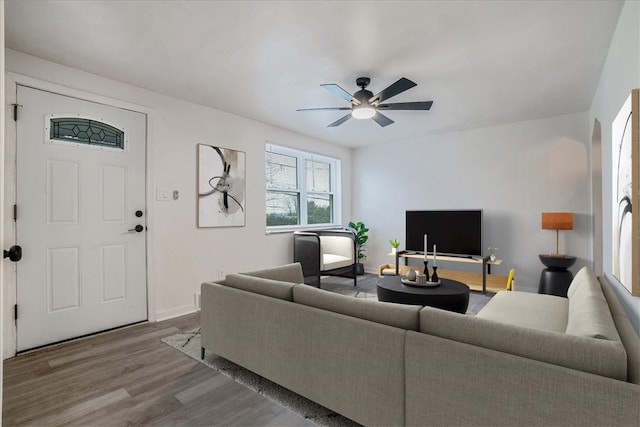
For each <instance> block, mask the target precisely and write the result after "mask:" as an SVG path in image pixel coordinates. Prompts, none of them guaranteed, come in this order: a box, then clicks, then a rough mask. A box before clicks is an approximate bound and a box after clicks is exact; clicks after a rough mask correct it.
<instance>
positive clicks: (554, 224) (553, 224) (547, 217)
mask: <svg viewBox="0 0 640 427" xmlns="http://www.w3.org/2000/svg"><path fill="white" fill-rule="evenodd" d="M542 229H543V230H555V231H556V252H555V254H552V255H551V256H556V257H563V256H564V255H562V254H560V253H559V252H558V235H559V230H573V214H572V213H571V212H542Z"/></svg>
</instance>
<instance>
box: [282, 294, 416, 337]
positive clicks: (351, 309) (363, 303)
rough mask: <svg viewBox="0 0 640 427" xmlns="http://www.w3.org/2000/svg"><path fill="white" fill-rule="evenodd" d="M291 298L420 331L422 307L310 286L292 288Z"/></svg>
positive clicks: (335, 311) (350, 314)
mask: <svg viewBox="0 0 640 427" xmlns="http://www.w3.org/2000/svg"><path fill="white" fill-rule="evenodd" d="M293 301H294V302H296V303H298V304H303V305H307V306H311V307H315V308H320V309H322V310H327V311H332V312H334V313H340V314H345V315H347V316H351V317H357V318H360V319H364V320H369V321H372V322H376V323H381V324H384V325H388V326H394V327H396V328H402V329H410V330H413V331H417V330H419V313H420V309H421V308H422V307H421V306H417V305H415V306H414V305H403V304H393V303H388V302H379V301H376V300H365V299H359V298H354V297H351V296H346V295H340V294H336V293H333V292H328V291H323V290H322V289H318V288H314V287H311V286H309V285H296V286H295V287H294V288H293Z"/></svg>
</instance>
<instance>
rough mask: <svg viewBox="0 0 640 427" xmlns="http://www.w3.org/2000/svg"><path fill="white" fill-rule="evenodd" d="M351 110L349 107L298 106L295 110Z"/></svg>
mask: <svg viewBox="0 0 640 427" xmlns="http://www.w3.org/2000/svg"><path fill="white" fill-rule="evenodd" d="M340 110H351V107H322V108H299V109H297V110H296V111H340Z"/></svg>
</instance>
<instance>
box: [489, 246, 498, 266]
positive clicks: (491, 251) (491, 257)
mask: <svg viewBox="0 0 640 427" xmlns="http://www.w3.org/2000/svg"><path fill="white" fill-rule="evenodd" d="M496 252H498V248H492V247H491V246H489V261H491V262H496V259H497V257H496Z"/></svg>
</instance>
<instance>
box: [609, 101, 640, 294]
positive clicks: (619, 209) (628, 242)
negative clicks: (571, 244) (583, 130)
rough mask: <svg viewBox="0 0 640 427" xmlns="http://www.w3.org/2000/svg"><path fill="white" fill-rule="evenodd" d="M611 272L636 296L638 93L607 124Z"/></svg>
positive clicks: (637, 270) (637, 269)
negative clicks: (609, 123)
mask: <svg viewBox="0 0 640 427" xmlns="http://www.w3.org/2000/svg"><path fill="white" fill-rule="evenodd" d="M611 148H612V150H611V151H612V152H611V160H612V164H611V166H612V168H611V170H612V177H611V184H612V187H611V196H612V200H611V209H612V211H611V223H612V229H611V231H612V238H613V245H612V248H613V254H612V261H613V265H612V273H613V275H614V276H615V277H616V278H617V279H618V280H619V281H620V283H621V284H622V285H623V286H624V287H625V288H627V290H628V291H629V292H630V293H631V294H632V295H636V296H637V295H638V272H639V268H638V199H639V197H638V176H637V175H638V90H637V89H635V90H634V91H633V92H632V93H631V95H629V97H628V98H627V100H626V101H625V103H624V104H623V106H622V108H621V109H620V111H619V112H618V115H617V116H616V118H615V119H614V120H613V123H612V124H611Z"/></svg>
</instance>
